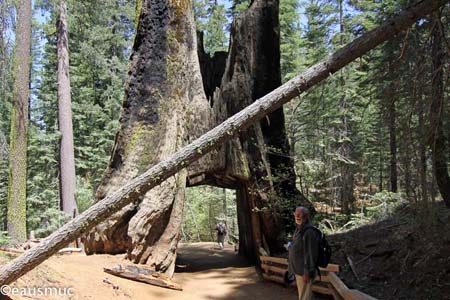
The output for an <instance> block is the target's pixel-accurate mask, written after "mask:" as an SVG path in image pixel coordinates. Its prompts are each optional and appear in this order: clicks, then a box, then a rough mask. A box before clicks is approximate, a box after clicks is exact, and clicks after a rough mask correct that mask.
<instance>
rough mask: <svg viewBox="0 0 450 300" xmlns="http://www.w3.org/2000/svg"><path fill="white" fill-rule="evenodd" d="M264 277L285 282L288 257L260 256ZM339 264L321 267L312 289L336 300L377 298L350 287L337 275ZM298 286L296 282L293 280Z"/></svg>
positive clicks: (369, 299)
mask: <svg viewBox="0 0 450 300" xmlns="http://www.w3.org/2000/svg"><path fill="white" fill-rule="evenodd" d="M260 259H261V268H262V269H263V271H264V272H263V277H264V279H266V280H270V281H274V282H278V283H282V284H285V281H284V274H285V273H286V271H287V265H288V262H287V259H286V258H281V257H271V256H260ZM337 272H339V265H335V264H329V265H328V267H326V268H325V269H323V268H320V274H321V276H320V277H319V276H318V277H317V278H316V280H315V281H314V283H313V286H312V289H313V291H314V292H316V293H320V294H323V295H330V296H332V297H333V299H334V300H377V299H376V298H374V297H371V296H369V295H367V294H364V293H363V292H360V291H358V290H354V289H349V288H348V287H347V286H346V285H345V283H344V282H342V280H341V279H340V278H339V277H338V276H337V275H336V273H337ZM291 285H292V286H296V282H295V280H294V282H292V284H291Z"/></svg>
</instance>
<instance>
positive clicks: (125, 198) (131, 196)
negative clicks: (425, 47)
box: [0, 0, 448, 285]
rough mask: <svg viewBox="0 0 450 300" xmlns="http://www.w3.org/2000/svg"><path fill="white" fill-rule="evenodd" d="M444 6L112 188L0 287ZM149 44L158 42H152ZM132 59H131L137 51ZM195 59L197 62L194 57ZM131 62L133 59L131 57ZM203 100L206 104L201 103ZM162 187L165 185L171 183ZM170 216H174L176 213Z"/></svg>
mask: <svg viewBox="0 0 450 300" xmlns="http://www.w3.org/2000/svg"><path fill="white" fill-rule="evenodd" d="M445 3H448V0H425V1H423V2H420V3H419V4H418V5H416V6H414V7H412V8H411V9H409V10H407V11H405V12H403V13H401V14H400V15H399V16H397V17H396V18H395V19H390V20H388V21H387V22H386V23H385V24H384V25H382V26H380V27H378V28H377V29H375V30H373V31H371V32H368V33H367V34H365V35H364V36H362V37H360V38H358V39H356V40H355V41H353V42H352V43H350V44H349V45H347V46H346V47H343V48H341V49H340V50H339V51H337V52H336V53H334V54H332V55H331V56H329V57H327V58H326V59H324V60H323V61H321V62H319V63H318V64H316V65H314V66H312V67H311V68H309V69H308V70H306V71H305V72H304V73H302V74H300V75H299V76H297V77H295V78H293V79H292V80H290V81H289V82H287V83H286V84H284V85H282V86H281V87H279V88H277V89H276V90H274V91H272V92H270V93H269V94H267V95H266V96H264V97H262V98H260V99H258V100H256V101H255V102H253V103H252V104H250V105H249V106H248V107H246V108H245V109H243V110H242V111H240V112H238V113H237V114H235V115H234V116H233V117H231V118H228V119H227V120H226V121H224V122H223V123H222V124H221V125H219V126H216V127H215V128H214V129H212V130H210V131H208V132H207V133H206V134H204V135H202V136H201V137H199V138H198V139H196V140H194V141H193V142H192V143H190V144H189V145H187V146H185V147H183V148H182V149H180V150H179V151H177V152H176V153H175V154H173V155H172V156H170V157H169V158H167V159H165V160H163V161H161V162H159V163H157V164H156V165H154V166H153V167H151V168H150V169H148V170H147V171H145V172H144V173H143V174H141V175H138V176H137V177H135V178H133V179H131V180H130V181H128V182H127V183H126V184H125V186H123V187H122V188H117V189H116V191H115V192H111V193H110V194H108V195H107V196H105V198H103V199H102V200H101V201H99V202H97V203H96V204H94V205H93V206H91V207H90V208H89V209H88V210H86V211H85V212H83V213H82V214H80V215H78V216H77V217H76V218H75V219H73V220H71V221H70V222H68V223H67V224H65V225H64V226H62V227H61V228H60V229H58V230H57V231H55V232H54V233H53V234H51V235H50V236H48V237H47V238H45V239H44V240H42V241H41V243H40V244H38V245H37V246H36V247H34V248H32V249H30V250H28V251H27V252H25V253H24V254H23V255H21V256H19V257H18V258H16V259H14V260H12V261H10V262H8V263H7V264H6V265H3V266H2V267H0V285H5V284H9V283H11V282H13V281H14V280H16V279H17V278H19V277H20V276H22V275H23V274H25V273H27V272H28V271H30V270H31V269H33V268H34V267H36V266H37V265H39V264H40V263H42V262H43V261H44V260H45V259H47V258H48V257H50V256H51V255H53V254H54V253H56V252H57V251H58V250H60V249H61V248H63V247H64V246H65V245H66V244H67V243H68V242H70V241H73V240H74V239H75V238H77V237H78V236H80V235H81V234H83V233H86V232H89V231H90V230H91V229H93V227H94V226H96V225H98V224H99V223H101V222H104V221H105V220H106V219H107V218H108V217H111V215H113V214H114V213H118V212H119V211H121V210H122V209H123V208H124V207H126V206H127V205H129V204H130V203H137V202H143V201H144V199H145V198H146V197H147V193H148V192H149V191H152V189H153V188H154V187H156V186H158V185H159V184H161V183H162V182H164V181H165V180H166V179H168V178H170V177H172V176H173V175H175V174H177V172H179V171H180V170H182V169H185V168H186V166H188V165H190V164H192V163H193V162H195V161H197V160H199V159H200V158H202V157H203V156H205V155H206V154H208V153H209V152H211V151H213V150H215V149H217V147H218V145H219V144H220V143H223V142H225V141H227V140H230V139H231V138H232V137H233V136H234V135H236V134H237V133H238V132H239V131H241V130H243V129H245V128H248V127H249V126H250V125H251V124H253V123H255V122H256V121H258V120H260V119H262V118H264V117H265V116H266V115H267V114H269V113H271V112H274V111H275V110H277V109H279V108H280V107H281V106H282V105H283V104H284V103H286V102H287V101H289V100H290V99H292V98H293V97H296V96H298V95H299V94H300V93H301V92H304V91H306V90H308V89H309V88H310V87H312V86H314V85H315V84H317V83H319V82H320V81H322V80H323V79H325V78H327V77H328V76H330V74H333V73H335V72H336V71H338V70H339V69H340V68H342V67H344V66H345V65H347V64H348V63H350V62H351V61H353V60H355V59H356V58H358V57H360V56H361V55H363V54H364V53H366V52H368V51H369V50H370V49H372V48H374V47H375V46H377V45H378V44H380V43H382V42H383V41H385V40H387V39H389V38H390V37H392V36H393V35H394V34H395V33H397V32H399V31H401V30H403V29H406V28H407V27H408V26H410V25H411V24H412V23H414V22H415V21H416V20H418V19H419V18H420V17H422V16H424V15H426V14H428V13H430V12H432V11H433V10H435V9H437V8H438V7H440V6H442V5H444V4H445ZM146 5H147V3H146V2H144V5H143V7H146ZM186 9H187V11H188V12H189V6H188V7H186ZM143 11H144V9H143ZM150 11H151V10H148V12H150ZM159 15H161V14H159ZM141 17H142V15H141ZM140 26H141V25H140ZM183 32H185V31H183ZM151 41H157V40H154V39H152V40H151ZM138 44H139V43H138ZM194 48H195V46H194ZM194 50H195V49H194ZM134 53H135V54H136V49H135V52H134ZM194 57H196V55H195V53H194ZM133 59H136V58H135V57H134V55H133ZM191 71H192V70H191ZM190 74H191V73H190ZM131 77H132V76H131ZM190 77H192V76H190ZM199 80H200V78H199ZM200 88H201V86H200ZM128 89H129V87H128ZM164 99H169V98H164ZM203 100H205V99H204V98H203ZM124 114H125V113H124ZM119 138H120V136H118V140H119ZM116 151H117V150H116ZM206 158H207V156H206ZM203 159H204V158H203ZM124 161H125V160H124ZM110 167H111V166H110ZM119 171H120V170H119ZM109 172H110V173H109V174H110V176H112V172H111V170H110V171H109ZM178 176H181V175H178ZM178 178H179V177H178ZM119 179H120V178H117V181H116V182H117V184H120V182H119V181H118V180H119ZM173 180H174V179H172V183H173ZM167 184H170V182H168V183H167ZM160 188H162V187H160ZM178 203H179V202H178ZM134 206H135V205H134ZM172 206H173V207H176V206H177V203H176V202H174V204H173V205H172ZM153 209H154V208H153ZM172 212H173V209H172ZM173 214H174V215H175V214H176V211H175V212H174V213H173ZM154 215H157V212H155V211H152V212H151V214H150V216H154ZM177 226H179V225H178V224H177V223H176V222H174V223H173V224H171V225H170V228H172V227H177ZM150 230H151V228H150ZM94 233H95V232H94ZM91 234H93V233H92V232H91ZM170 242H171V241H170V240H168V243H166V244H169V243H170ZM172 258H173V257H172Z"/></svg>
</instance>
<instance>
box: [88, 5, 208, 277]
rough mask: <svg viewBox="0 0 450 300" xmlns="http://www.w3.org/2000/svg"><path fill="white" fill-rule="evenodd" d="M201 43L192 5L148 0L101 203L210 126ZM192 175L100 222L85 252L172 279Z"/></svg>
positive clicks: (169, 182)
mask: <svg viewBox="0 0 450 300" xmlns="http://www.w3.org/2000/svg"><path fill="white" fill-rule="evenodd" d="M195 41H196V38H195V29H194V27H193V20H192V14H191V11H190V3H189V2H186V1H184V2H179V1H174V0H167V1H156V0H146V1H143V3H142V9H141V14H140V19H139V25H138V28H137V35H136V38H135V42H134V46H133V55H132V57H131V67H130V71H129V73H130V78H129V80H128V83H127V86H126V91H125V100H124V103H123V112H122V115H121V117H120V129H119V131H118V133H117V135H116V141H115V146H114V150H113V153H112V156H111V160H110V163H109V166H108V168H107V170H106V172H105V174H104V177H103V179H102V183H101V185H100V186H99V188H98V190H97V194H96V198H97V200H98V201H100V200H101V199H103V198H105V197H106V196H108V195H111V194H112V193H114V192H115V191H116V190H117V189H118V188H119V187H120V186H123V185H124V184H125V183H126V182H129V181H130V180H131V179H132V178H134V177H136V176H138V175H140V174H142V173H143V172H144V171H145V170H146V169H148V168H149V167H150V166H152V165H154V164H156V163H158V162H159V161H161V160H164V159H166V158H167V157H168V156H169V155H171V154H173V153H175V152H176V151H177V150H179V149H180V148H181V147H182V146H183V145H185V144H186V143H187V142H188V140H189V138H193V137H196V136H199V135H200V134H201V133H203V132H204V131H206V129H208V128H210V127H211V125H212V124H211V122H210V121H209V120H211V116H212V110H211V108H210V106H209V105H208V102H207V101H206V99H205V97H204V94H203V92H202V82H201V75H200V70H199V67H198V65H199V64H198V58H197V51H196V50H197V49H196V42H195ZM188 133H189V135H188ZM186 176H187V173H186V171H181V172H180V173H178V174H176V175H175V176H174V177H172V178H170V179H168V180H167V181H166V182H164V183H163V184H161V185H160V186H158V187H157V188H155V189H153V190H152V191H149V192H148V193H146V194H143V195H142V196H141V197H140V198H139V199H136V200H135V201H133V202H132V203H130V204H129V205H128V206H126V207H125V208H124V209H122V210H121V211H119V212H117V213H116V214H115V215H113V216H112V217H111V218H109V219H108V220H107V221H106V222H104V223H101V224H99V225H98V226H97V227H96V228H95V230H93V231H91V232H90V233H89V234H88V235H87V236H86V237H85V239H84V243H85V246H86V252H87V253H88V254H91V253H123V252H126V253H127V257H128V258H129V259H130V260H131V261H133V262H135V263H142V264H148V265H150V266H153V267H155V269H156V270H158V271H163V272H167V273H168V275H169V276H171V275H172V273H173V270H174V262H175V259H174V256H175V250H176V247H177V243H178V239H179V233H180V228H181V217H182V210H183V203H184V189H185V186H186Z"/></svg>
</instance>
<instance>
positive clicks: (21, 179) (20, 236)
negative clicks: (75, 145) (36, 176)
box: [8, 0, 31, 242]
mask: <svg viewBox="0 0 450 300" xmlns="http://www.w3.org/2000/svg"><path fill="white" fill-rule="evenodd" d="M17 24H18V25H17V31H16V38H17V42H16V53H15V54H14V73H15V74H14V91H13V107H12V111H11V134H10V159H9V183H8V184H9V185H8V234H9V236H10V237H11V239H12V240H13V241H15V242H22V241H24V240H26V239H27V229H26V179H27V128H28V104H29V103H28V102H29V82H30V56H31V53H30V51H31V0H21V1H20V2H19V7H18V21H17Z"/></svg>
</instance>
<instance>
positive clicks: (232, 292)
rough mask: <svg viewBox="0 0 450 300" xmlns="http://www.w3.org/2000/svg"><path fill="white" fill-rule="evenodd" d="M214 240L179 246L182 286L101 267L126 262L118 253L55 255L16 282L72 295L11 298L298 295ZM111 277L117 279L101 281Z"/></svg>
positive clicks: (236, 299) (261, 299)
mask: <svg viewBox="0 0 450 300" xmlns="http://www.w3.org/2000/svg"><path fill="white" fill-rule="evenodd" d="M214 247H215V244H214V243H195V244H184V245H181V247H180V249H179V256H178V260H177V270H176V274H175V276H174V280H175V281H176V282H178V283H180V284H181V285H182V286H183V291H174V290H169V289H164V288H159V287H155V286H151V285H147V284H143V283H138V282H134V281H130V280H126V279H122V278H118V277H115V276H112V275H109V274H106V273H104V272H103V267H111V266H114V265H116V264H119V263H122V264H125V263H128V262H127V261H125V260H123V259H122V257H120V256H112V255H94V256H80V255H67V256H55V257H52V258H51V259H49V260H48V261H47V262H45V263H44V264H43V265H41V266H40V267H38V268H37V269H35V270H33V271H32V272H30V273H29V274H27V275H26V276H24V277H23V278H21V279H20V280H19V281H18V282H17V283H16V284H15V286H17V287H26V286H27V287H30V286H50V287H54V286H58V287H72V288H73V296H64V297H61V296H59V297H48V296H47V297H39V296H35V297H31V298H30V297H26V298H24V297H21V296H12V297H11V298H13V299H45V300H53V299H55V300H56V299H57V300H63V299H71V300H78V299H95V300H111V299H115V300H116V299H117V300H125V299H126V300H130V299H133V300H144V299H145V300H148V299H161V300H162V299H164V300H175V299H177V300H180V299H183V300H194V299H195V300H202V299H209V300H244V299H246V300H248V299H258V300H269V299H271V300H272V299H277V300H278V299H279V300H295V299H296V291H295V289H292V288H284V287H283V286H281V285H277V284H272V283H268V282H264V281H262V279H261V278H260V277H259V276H258V275H257V273H256V272H255V268H254V267H253V266H249V265H248V263H247V262H246V261H245V260H243V259H242V258H240V257H239V256H237V255H236V253H235V252H234V251H233V249H232V248H231V247H227V248H226V249H225V250H219V249H214ZM105 278H108V280H109V281H110V282H112V283H113V284H114V285H117V286H119V288H118V289H113V287H112V285H110V284H107V283H105V282H103V279H105Z"/></svg>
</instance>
